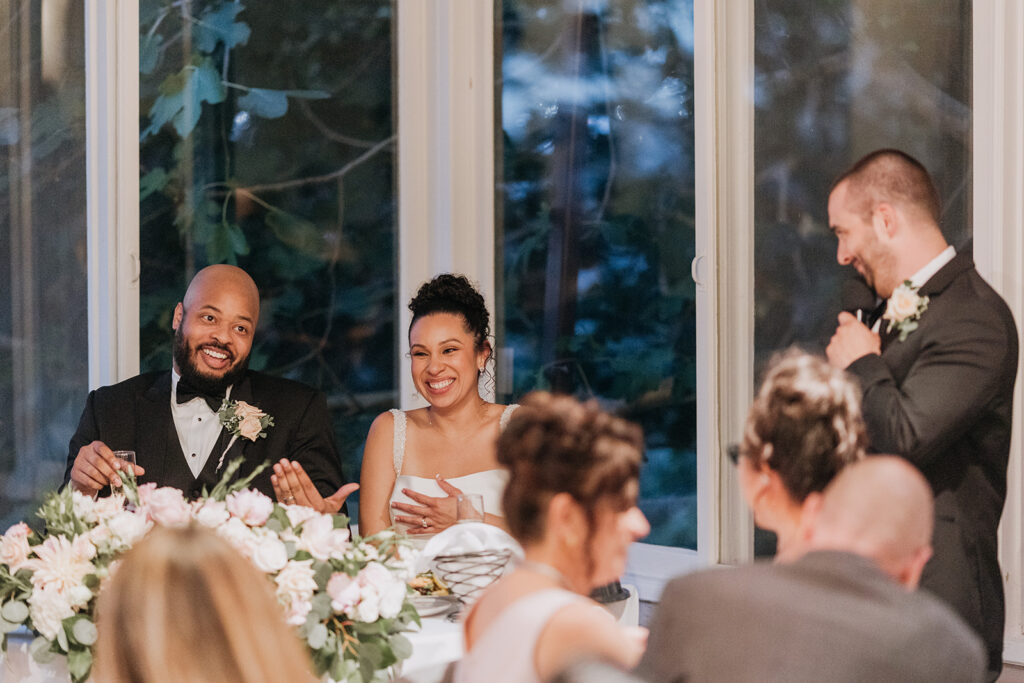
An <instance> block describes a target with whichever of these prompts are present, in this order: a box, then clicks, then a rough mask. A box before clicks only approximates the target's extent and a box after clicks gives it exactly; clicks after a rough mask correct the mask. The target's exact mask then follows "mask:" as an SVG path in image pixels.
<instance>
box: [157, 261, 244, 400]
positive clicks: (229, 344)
mask: <svg viewBox="0 0 1024 683" xmlns="http://www.w3.org/2000/svg"><path fill="white" fill-rule="evenodd" d="M259 317H260V294H259V289H257V287H256V283H255V282H253V279H252V278H251V277H249V274H248V273H246V272H245V271H244V270H242V269H241V268H238V267H236V266H228V265H215V266H208V267H206V268H203V269H202V270H201V271H199V272H198V273H196V276H195V277H194V278H192V282H190V283H189V286H188V289H187V290H186V292H185V298H184V300H182V302H181V303H179V304H178V305H177V306H176V307H175V309H174V321H173V324H172V327H173V328H174V332H175V334H174V369H175V370H176V371H177V372H178V374H180V375H181V376H182V377H183V378H186V379H187V380H188V381H189V382H190V383H192V384H193V385H194V386H195V387H196V388H198V389H200V390H203V391H208V392H210V393H221V392H222V391H223V390H224V389H225V388H226V387H228V386H230V385H232V384H234V383H235V382H237V381H238V380H239V379H241V377H242V375H244V374H245V371H246V368H248V365H249V353H250V351H251V350H252V338H253V333H254V332H255V330H256V324H257V322H259Z"/></svg>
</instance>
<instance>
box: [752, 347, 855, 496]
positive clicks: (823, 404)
mask: <svg viewBox="0 0 1024 683" xmlns="http://www.w3.org/2000/svg"><path fill="white" fill-rule="evenodd" d="M866 445H867V433H866V431H865V427H864V420H863V418H862V417H861V410H860V390H859V389H858V388H857V385H856V384H855V383H854V380H853V379H851V378H850V377H849V376H848V375H847V374H846V373H845V372H843V371H842V370H839V369H837V368H833V367H832V366H831V365H829V364H828V363H827V362H826V361H825V360H824V359H822V358H819V357H817V356H812V355H811V354H808V353H805V352H803V351H800V350H797V349H793V350H790V351H787V352H786V353H784V354H782V355H780V356H778V357H777V358H775V359H774V360H773V361H772V363H771V365H770V367H769V370H768V374H767V375H766V376H765V378H764V382H763V383H762V384H761V389H760V391H758V393H757V397H756V398H755V399H754V404H753V406H751V408H750V413H749V415H748V416H747V423H746V427H745V429H744V433H743V444H742V448H741V449H740V452H741V453H742V454H743V457H747V458H751V459H752V460H753V462H754V463H755V464H756V463H762V464H765V465H767V466H768V467H770V468H771V469H773V470H775V471H776V472H777V473H778V475H779V477H780V478H781V479H782V483H783V484H784V485H785V487H786V491H787V492H788V493H789V495H790V496H791V497H792V499H793V500H794V501H796V502H798V503H802V502H803V501H804V499H806V498H807V496H808V495H809V494H811V493H813V492H816V491H822V490H824V488H825V486H826V485H828V483H829V482H830V481H832V478H833V477H835V475H836V474H838V473H839V470H841V469H842V468H843V467H845V466H846V465H849V464H850V463H852V462H854V461H856V460H860V459H861V458H863V457H864V449H865V447H866Z"/></svg>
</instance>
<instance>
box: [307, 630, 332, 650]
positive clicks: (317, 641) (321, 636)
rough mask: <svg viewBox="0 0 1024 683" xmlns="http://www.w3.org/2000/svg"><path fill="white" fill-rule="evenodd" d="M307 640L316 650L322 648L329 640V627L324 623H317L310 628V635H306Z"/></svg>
mask: <svg viewBox="0 0 1024 683" xmlns="http://www.w3.org/2000/svg"><path fill="white" fill-rule="evenodd" d="M306 642H308V643H309V646H310V647H311V648H313V649H314V650H319V649H320V648H322V647H323V646H324V643H326V642H327V627H326V626H324V625H323V624H317V625H316V626H314V627H313V628H312V629H311V630H310V632H309V635H308V636H306Z"/></svg>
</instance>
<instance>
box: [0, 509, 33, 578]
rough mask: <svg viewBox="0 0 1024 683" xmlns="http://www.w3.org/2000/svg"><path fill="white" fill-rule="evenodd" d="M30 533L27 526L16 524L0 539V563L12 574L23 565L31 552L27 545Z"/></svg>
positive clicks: (20, 523)
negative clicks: (9, 569)
mask: <svg viewBox="0 0 1024 683" xmlns="http://www.w3.org/2000/svg"><path fill="white" fill-rule="evenodd" d="M31 533H32V530H31V529H29V528H28V525H27V524H25V523H24V522H18V523H17V524H15V525H14V526H12V527H11V528H10V529H8V530H7V533H6V534H4V535H3V537H2V538H0V562H3V563H4V564H6V565H7V566H8V567H10V568H11V573H12V574H13V573H14V572H16V571H18V570H19V569H20V568H21V566H22V565H23V564H25V561H26V560H28V556H29V553H31V552H32V549H31V548H30V547H29V545H28V535H29V534H31Z"/></svg>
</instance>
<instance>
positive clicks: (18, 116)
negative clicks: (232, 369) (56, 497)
mask: <svg viewBox="0 0 1024 683" xmlns="http://www.w3.org/2000/svg"><path fill="white" fill-rule="evenodd" d="M84 21H85V15H84V12H83V9H82V5H81V3H78V2H61V1H59V0H56V1H53V2H51V0H46V2H43V1H42V0H31V1H30V0H19V1H15V2H4V3H0V529H6V528H7V527H8V526H9V525H10V524H12V523H13V522H15V521H17V520H22V519H24V520H28V521H29V522H31V520H32V517H33V515H32V512H33V511H34V509H35V508H36V507H37V505H38V502H39V496H40V495H41V494H42V493H45V492H47V491H50V490H52V489H54V488H56V487H57V486H58V485H60V483H61V477H62V476H63V474H64V460H65V458H66V457H67V448H68V439H69V438H70V436H71V433H72V432H73V431H74V430H75V426H76V425H77V424H78V417H79V414H80V412H81V409H82V405H81V402H82V400H83V398H84V397H85V394H86V392H87V390H88V381H89V370H88V361H89V359H88V307H87V302H86V289H87V288H86V260H85V242H86V214H85V42H84V35H85V34H84Z"/></svg>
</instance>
